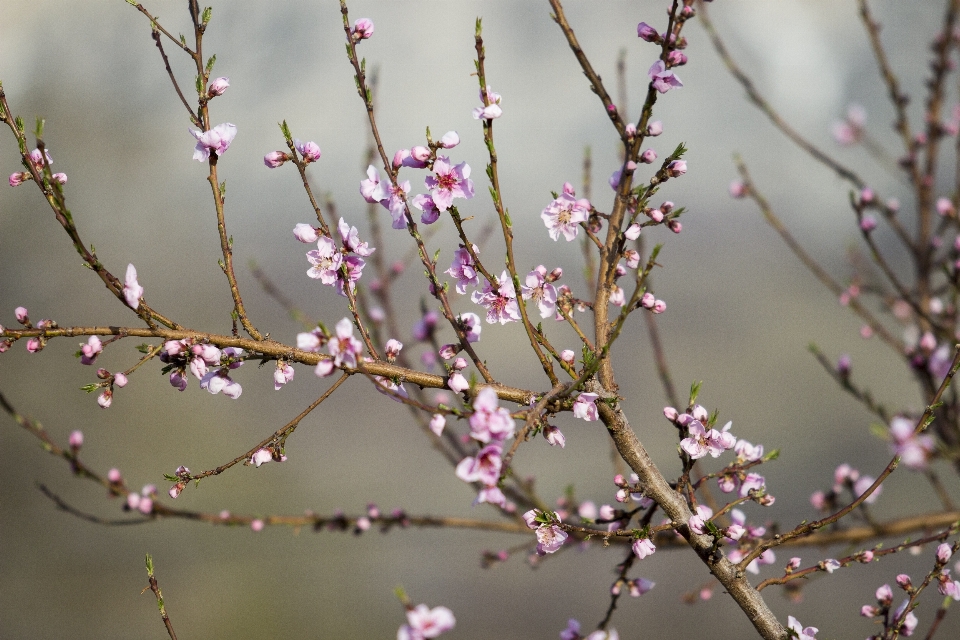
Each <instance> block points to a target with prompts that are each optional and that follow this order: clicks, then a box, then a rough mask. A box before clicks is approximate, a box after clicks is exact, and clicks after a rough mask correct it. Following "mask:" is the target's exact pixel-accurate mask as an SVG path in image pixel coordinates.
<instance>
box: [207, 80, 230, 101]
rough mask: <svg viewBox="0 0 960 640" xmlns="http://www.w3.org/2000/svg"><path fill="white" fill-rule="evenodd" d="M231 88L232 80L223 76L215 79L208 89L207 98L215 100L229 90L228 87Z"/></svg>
mask: <svg viewBox="0 0 960 640" xmlns="http://www.w3.org/2000/svg"><path fill="white" fill-rule="evenodd" d="M229 86H230V78H227V77H225V76H221V77H219V78H217V79H215V80H214V81H213V82H211V83H210V86H208V87H207V97H208V98H214V97H216V96H222V95H223V93H224V91H226V90H227V87H229Z"/></svg>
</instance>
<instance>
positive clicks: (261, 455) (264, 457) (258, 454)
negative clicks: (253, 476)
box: [250, 449, 273, 468]
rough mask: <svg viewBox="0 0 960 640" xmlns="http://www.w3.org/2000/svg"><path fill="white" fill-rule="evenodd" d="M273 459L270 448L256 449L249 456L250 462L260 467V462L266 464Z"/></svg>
mask: <svg viewBox="0 0 960 640" xmlns="http://www.w3.org/2000/svg"><path fill="white" fill-rule="evenodd" d="M272 460H273V451H271V450H270V449H257V450H256V451H255V452H254V453H253V455H252V456H250V464H252V465H254V466H255V467H258V468H259V467H260V465H262V464H266V463H267V462H270V461H272Z"/></svg>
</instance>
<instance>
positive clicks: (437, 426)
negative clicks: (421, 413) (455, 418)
mask: <svg viewBox="0 0 960 640" xmlns="http://www.w3.org/2000/svg"><path fill="white" fill-rule="evenodd" d="M445 426H447V419H446V418H445V417H443V414H440V413H435V414H433V417H432V418H430V431H433V432H434V433H435V434H436V435H437V436H439V435H440V434H441V433H443V428H444V427H445Z"/></svg>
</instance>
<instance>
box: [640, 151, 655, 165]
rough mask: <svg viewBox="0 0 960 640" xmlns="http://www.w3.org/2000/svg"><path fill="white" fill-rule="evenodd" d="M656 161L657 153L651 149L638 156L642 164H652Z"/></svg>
mask: <svg viewBox="0 0 960 640" xmlns="http://www.w3.org/2000/svg"><path fill="white" fill-rule="evenodd" d="M656 159H657V152H656V151H654V150H653V149H647V150H646V151H644V152H643V153H641V154H640V162H642V163H643V164H652V163H653V162H654V161H655V160H656Z"/></svg>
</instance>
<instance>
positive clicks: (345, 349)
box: [316, 318, 363, 378]
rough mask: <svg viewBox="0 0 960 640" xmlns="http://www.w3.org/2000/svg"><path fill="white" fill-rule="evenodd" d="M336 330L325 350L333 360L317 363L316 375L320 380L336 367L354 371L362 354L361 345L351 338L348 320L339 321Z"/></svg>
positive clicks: (351, 330) (351, 327) (350, 325)
mask: <svg viewBox="0 0 960 640" xmlns="http://www.w3.org/2000/svg"><path fill="white" fill-rule="evenodd" d="M336 330H337V334H336V335H335V336H334V337H332V338H330V342H329V343H327V349H328V351H329V353H330V355H331V356H333V358H332V359H325V360H321V361H320V362H319V363H317V368H316V374H317V375H318V376H320V377H321V378H323V377H326V376H328V375H330V374H331V373H333V370H334V369H335V368H337V367H341V366H346V367H350V368H352V369H356V368H357V357H358V356H359V355H360V354H361V353H363V343H362V342H360V341H359V340H357V339H356V338H354V337H353V323H352V322H350V319H349V318H343V319H342V320H340V322H338V323H337V327H336Z"/></svg>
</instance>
